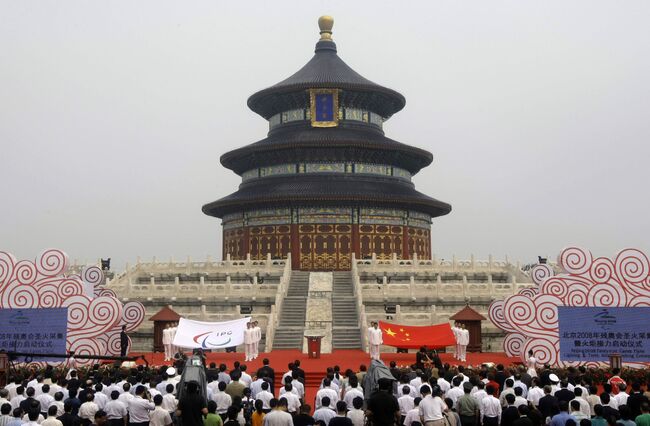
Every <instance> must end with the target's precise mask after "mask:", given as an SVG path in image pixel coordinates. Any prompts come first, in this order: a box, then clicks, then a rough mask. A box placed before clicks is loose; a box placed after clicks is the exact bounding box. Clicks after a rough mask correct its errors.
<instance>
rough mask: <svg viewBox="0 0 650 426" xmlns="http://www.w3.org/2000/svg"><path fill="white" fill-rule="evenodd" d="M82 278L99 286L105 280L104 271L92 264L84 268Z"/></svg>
mask: <svg viewBox="0 0 650 426" xmlns="http://www.w3.org/2000/svg"><path fill="white" fill-rule="evenodd" d="M81 279H82V280H83V281H84V282H86V283H88V284H92V285H93V286H97V285H100V284H101V283H102V282H103V281H104V273H103V272H102V270H101V269H99V268H98V267H97V266H90V267H88V268H84V270H83V272H82V273H81Z"/></svg>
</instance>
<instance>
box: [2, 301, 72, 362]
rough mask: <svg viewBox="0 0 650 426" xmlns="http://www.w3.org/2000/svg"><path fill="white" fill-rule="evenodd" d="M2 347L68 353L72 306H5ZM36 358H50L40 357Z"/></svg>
mask: <svg viewBox="0 0 650 426" xmlns="http://www.w3.org/2000/svg"><path fill="white" fill-rule="evenodd" d="M0 324H3V327H2V330H0V350H5V351H12V352H31V353H41V354H65V353H66V337H67V336H66V334H67V328H68V308H42V309H1V310H0ZM34 360H35V361H47V360H48V359H47V358H38V359H37V358H36V357H34Z"/></svg>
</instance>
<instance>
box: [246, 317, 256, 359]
mask: <svg viewBox="0 0 650 426" xmlns="http://www.w3.org/2000/svg"><path fill="white" fill-rule="evenodd" d="M254 341H255V338H254V336H253V324H251V323H250V322H247V323H246V330H244V353H245V355H246V356H245V358H246V361H252V360H253V343H254Z"/></svg>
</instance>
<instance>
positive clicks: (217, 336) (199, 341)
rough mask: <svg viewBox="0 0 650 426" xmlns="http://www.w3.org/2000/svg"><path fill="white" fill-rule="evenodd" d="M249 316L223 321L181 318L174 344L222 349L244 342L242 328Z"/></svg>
mask: <svg viewBox="0 0 650 426" xmlns="http://www.w3.org/2000/svg"><path fill="white" fill-rule="evenodd" d="M250 320H251V319H250V317H246V318H240V319H236V320H233V321H224V322H203V321H193V320H189V319H186V318H181V319H180V320H179V322H178V329H177V330H176V336H175V337H174V343H173V345H174V346H180V347H182V348H202V349H223V348H229V347H231V346H237V345H241V344H242V343H244V330H245V329H246V323H248V322H250Z"/></svg>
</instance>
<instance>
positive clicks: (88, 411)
mask: <svg viewBox="0 0 650 426" xmlns="http://www.w3.org/2000/svg"><path fill="white" fill-rule="evenodd" d="M94 399H95V395H94V394H93V393H92V392H91V391H88V393H86V402H84V403H83V404H81V406H80V407H79V417H81V418H82V419H84V420H87V421H88V422H90V423H92V422H93V421H94V420H95V413H97V412H98V411H99V407H98V406H97V404H95V402H94V401H93V400H94Z"/></svg>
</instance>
